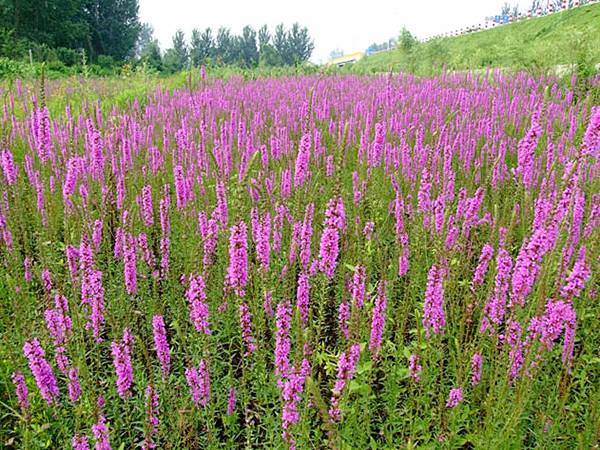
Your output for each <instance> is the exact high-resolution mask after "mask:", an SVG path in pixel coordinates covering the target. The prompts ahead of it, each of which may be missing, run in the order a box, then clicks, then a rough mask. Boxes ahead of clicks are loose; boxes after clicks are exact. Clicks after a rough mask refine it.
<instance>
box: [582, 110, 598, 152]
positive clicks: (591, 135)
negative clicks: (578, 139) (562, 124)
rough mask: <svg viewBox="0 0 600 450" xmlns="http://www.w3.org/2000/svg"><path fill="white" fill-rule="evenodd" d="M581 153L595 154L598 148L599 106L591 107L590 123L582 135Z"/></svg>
mask: <svg viewBox="0 0 600 450" xmlns="http://www.w3.org/2000/svg"><path fill="white" fill-rule="evenodd" d="M583 149H584V151H583V154H584V155H595V154H596V153H597V152H598V150H600V106H594V107H592V113H591V118H590V123H589V124H588V127H587V129H586V130H585V134H584V135H583Z"/></svg>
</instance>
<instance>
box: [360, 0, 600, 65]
mask: <svg viewBox="0 0 600 450" xmlns="http://www.w3.org/2000/svg"><path fill="white" fill-rule="evenodd" d="M599 62H600V4H594V5H587V6H582V7H579V8H575V9H571V10H568V11H564V12H561V13H556V14H552V15H549V16H546V17H539V18H535V19H530V20H523V21H520V22H516V23H513V24H510V25H504V26H501V27H498V28H493V29H490V30H486V31H481V32H477V33H471V34H467V35H463V36H458V37H451V38H439V39H434V40H431V41H429V42H426V43H422V44H418V45H417V46H416V48H414V49H413V50H412V51H411V52H404V51H402V50H393V51H389V52H385V53H379V54H376V55H372V56H369V57H366V58H364V59H363V60H361V61H360V62H358V63H357V64H355V65H354V66H353V67H352V68H351V69H350V70H352V71H358V72H363V73H365V72H367V73H368V72H381V71H388V70H394V71H398V70H402V71H410V72H415V73H420V74H429V73H432V72H435V71H438V70H439V69H441V68H442V67H444V66H446V67H447V68H449V69H451V70H464V69H479V68H486V67H503V68H516V69H536V68H547V67H551V66H555V65H559V64H588V65H593V64H596V63H599Z"/></svg>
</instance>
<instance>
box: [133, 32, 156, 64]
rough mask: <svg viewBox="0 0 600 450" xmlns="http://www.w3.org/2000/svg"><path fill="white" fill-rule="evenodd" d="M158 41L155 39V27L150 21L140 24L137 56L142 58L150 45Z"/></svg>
mask: <svg viewBox="0 0 600 450" xmlns="http://www.w3.org/2000/svg"><path fill="white" fill-rule="evenodd" d="M155 41H156V39H154V28H153V27H152V25H150V24H149V23H143V24H141V26H140V32H139V34H138V39H137V41H136V43H135V56H136V58H138V59H140V58H142V57H143V55H144V54H145V53H146V52H147V51H148V49H149V48H150V46H151V45H152V44H153V43H154V42H155Z"/></svg>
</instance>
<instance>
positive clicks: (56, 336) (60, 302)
mask: <svg viewBox="0 0 600 450" xmlns="http://www.w3.org/2000/svg"><path fill="white" fill-rule="evenodd" d="M54 302H55V305H56V309H47V310H46V311H44V319H45V320H46V327H47V328H48V332H49V333H50V336H52V339H53V340H54V345H56V346H60V345H63V344H64V343H65V341H66V339H67V336H68V334H69V333H70V332H71V329H72V327H73V322H72V321H71V318H70V317H69V316H68V315H67V313H68V311H69V308H68V303H67V299H66V298H65V297H64V296H62V295H60V294H56V295H55V298H54Z"/></svg>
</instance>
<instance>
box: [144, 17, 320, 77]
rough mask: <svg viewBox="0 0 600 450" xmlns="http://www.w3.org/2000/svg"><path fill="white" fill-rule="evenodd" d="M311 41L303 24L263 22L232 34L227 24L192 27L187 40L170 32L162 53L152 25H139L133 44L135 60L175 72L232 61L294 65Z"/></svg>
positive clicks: (246, 65) (306, 53) (309, 51)
mask: <svg viewBox="0 0 600 450" xmlns="http://www.w3.org/2000/svg"><path fill="white" fill-rule="evenodd" d="M313 49H314V43H313V41H312V39H311V37H310V35H309V33H308V29H307V28H306V27H301V26H300V25H299V24H298V23H294V24H293V25H292V26H291V27H290V28H288V29H286V28H285V26H284V25H283V24H280V25H277V26H276V27H275V30H274V31H273V32H271V31H270V30H269V29H268V27H267V26H266V25H263V26H262V27H261V28H260V29H259V30H258V31H257V30H255V29H254V28H252V27H251V26H245V27H244V28H243V30H242V33H241V34H239V35H235V34H233V33H232V32H231V30H230V29H229V28H224V27H222V28H219V29H218V30H217V31H215V32H213V30H212V29H211V28H206V29H204V30H199V29H194V30H192V33H191V36H190V37H189V41H188V39H187V37H186V36H185V34H184V33H183V31H181V30H178V31H177V32H176V33H175V35H174V36H173V40H172V47H171V48H169V49H167V50H166V51H165V52H164V54H163V53H162V52H161V49H160V46H159V44H158V41H157V40H156V39H155V38H154V36H153V30H152V27H151V26H150V25H148V24H143V25H142V30H141V32H140V38H139V40H138V45H137V49H136V52H137V57H138V60H139V61H140V62H141V63H143V64H146V65H148V66H149V67H151V68H153V69H156V70H158V71H166V72H177V71H179V70H182V69H185V68H187V67H190V66H194V67H199V66H201V65H208V66H215V65H217V66H222V65H234V66H239V67H242V68H248V69H250V68H255V67H259V66H261V67H276V66H297V65H300V64H303V63H305V62H306V61H308V59H309V58H310V55H311V54H312V51H313Z"/></svg>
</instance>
